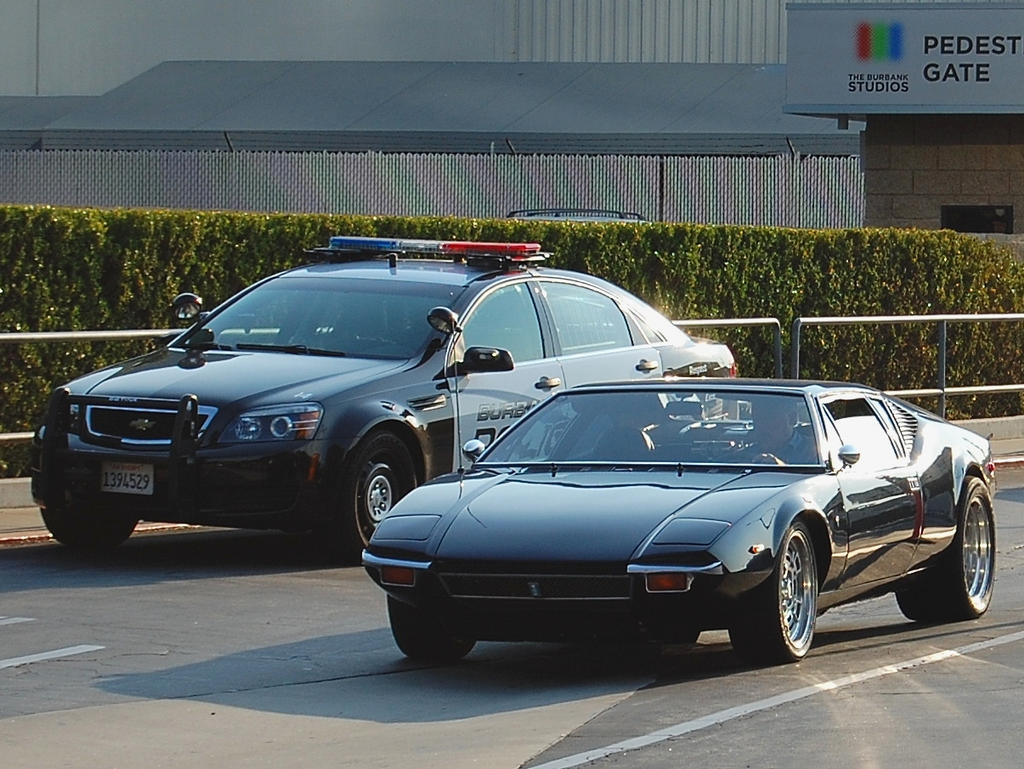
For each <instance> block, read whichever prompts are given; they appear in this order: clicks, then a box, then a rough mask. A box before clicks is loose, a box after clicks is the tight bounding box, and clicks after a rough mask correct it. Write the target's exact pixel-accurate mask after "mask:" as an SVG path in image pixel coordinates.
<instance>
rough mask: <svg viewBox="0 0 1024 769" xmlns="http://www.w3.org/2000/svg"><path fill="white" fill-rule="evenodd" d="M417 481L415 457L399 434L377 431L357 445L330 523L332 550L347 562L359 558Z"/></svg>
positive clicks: (329, 533)
mask: <svg viewBox="0 0 1024 769" xmlns="http://www.w3.org/2000/svg"><path fill="white" fill-rule="evenodd" d="M415 485H416V472H415V469H414V468H413V461H412V457H411V456H410V454H409V449H408V448H406V445H405V443H404V442H403V441H402V439H401V438H399V437H398V436H397V435H395V434H393V433H388V432H380V433H376V434H374V435H371V436H369V437H368V438H366V439H365V440H364V441H363V442H362V443H360V444H359V445H358V446H356V448H355V449H354V450H353V452H352V459H351V460H350V461H349V463H348V465H347V466H346V467H345V470H344V472H343V474H342V478H341V482H340V484H339V490H338V493H337V495H336V499H335V502H334V518H333V519H332V520H331V522H330V523H329V524H328V531H327V537H328V539H327V541H328V546H329V548H330V550H331V553H332V554H333V555H335V556H336V557H338V558H340V559H342V560H343V561H345V562H357V561H358V560H359V558H360V556H361V554H362V551H363V548H364V547H366V544H367V543H368V542H369V541H370V537H371V536H373V532H374V530H375V529H376V528H377V524H379V523H380V522H381V519H382V518H383V517H384V516H385V515H387V514H388V513H389V512H390V511H391V508H392V507H393V506H394V504H395V503H396V502H398V500H399V499H401V498H402V497H404V496H405V495H406V494H408V493H409V492H410V491H411V490H412V488H413V487H414V486H415Z"/></svg>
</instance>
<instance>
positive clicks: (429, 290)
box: [184, 277, 452, 359]
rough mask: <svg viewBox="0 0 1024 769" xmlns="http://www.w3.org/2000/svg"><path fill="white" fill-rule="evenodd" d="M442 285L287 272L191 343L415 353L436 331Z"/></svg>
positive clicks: (354, 353)
mask: <svg viewBox="0 0 1024 769" xmlns="http://www.w3.org/2000/svg"><path fill="white" fill-rule="evenodd" d="M451 301H452V293H451V288H450V287H448V286H444V285H433V284H424V283H412V282H400V281H390V280H388V281H373V280H360V279H337V278H331V279H319V278H305V277H303V278H297V277H288V278H284V279H277V280H272V281H270V282H268V283H265V284H263V285H262V286H258V287H257V288H255V289H253V290H252V291H250V292H249V293H247V294H245V295H244V296H241V297H239V299H238V300H236V301H235V302H233V303H231V304H230V305H228V306H227V307H225V308H224V309H223V310H221V311H220V312H218V313H217V314H216V315H214V316H212V317H211V318H210V319H209V320H208V321H206V323H204V324H203V325H202V327H201V328H198V329H196V330H195V331H193V332H192V333H191V334H189V336H188V338H187V339H186V340H185V342H184V343H185V346H186V347H199V348H202V349H221V350H236V349H237V350H266V351H269V352H278V353H294V354H310V355H338V356H350V357H359V358H403V359H406V358H412V357H415V356H418V355H420V354H421V353H422V351H423V350H424V348H425V347H426V344H427V340H428V339H429V338H430V336H431V335H432V334H433V333H434V332H433V329H431V327H430V324H429V323H428V322H427V313H428V312H429V311H430V309H431V308H432V307H436V306H438V305H446V306H447V305H450V303H451Z"/></svg>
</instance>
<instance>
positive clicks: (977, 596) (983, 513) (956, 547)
mask: <svg viewBox="0 0 1024 769" xmlns="http://www.w3.org/2000/svg"><path fill="white" fill-rule="evenodd" d="M995 571H996V526H995V518H994V517H993V515H992V500H991V499H990V498H989V494H988V490H987V489H986V488H985V484H984V483H982V482H981V480H979V479H978V478H974V477H971V478H968V480H967V486H966V487H965V489H964V494H963V496H962V497H961V501H960V506H959V508H958V510H957V527H956V536H955V537H954V538H953V542H952V544H951V545H950V547H949V549H948V550H947V551H946V552H945V553H943V554H942V557H941V558H940V559H939V561H938V563H936V565H935V566H933V567H931V568H930V569H929V570H928V571H927V572H925V573H924V574H923V575H920V576H919V577H918V578H917V579H916V580H915V581H914V583H913V584H911V585H909V586H907V587H906V588H904V589H902V590H898V591H896V603H897V604H899V607H900V611H902V612H903V616H905V617H906V618H907V619H910V620H914V621H915V622H960V621H963V620H971V619H977V618H978V617H980V616H981V615H982V614H984V613H985V612H986V611H987V610H988V607H989V604H990V603H991V602H992V587H993V582H994V580H995Z"/></svg>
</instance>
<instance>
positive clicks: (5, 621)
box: [0, 617, 36, 625]
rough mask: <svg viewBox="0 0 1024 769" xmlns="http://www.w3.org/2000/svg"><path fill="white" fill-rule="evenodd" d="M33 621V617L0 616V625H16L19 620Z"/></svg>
mask: <svg viewBox="0 0 1024 769" xmlns="http://www.w3.org/2000/svg"><path fill="white" fill-rule="evenodd" d="M35 621H36V619H35V617H0V625H17V624H19V623H21V622H35Z"/></svg>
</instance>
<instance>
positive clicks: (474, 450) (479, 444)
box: [462, 438, 487, 462]
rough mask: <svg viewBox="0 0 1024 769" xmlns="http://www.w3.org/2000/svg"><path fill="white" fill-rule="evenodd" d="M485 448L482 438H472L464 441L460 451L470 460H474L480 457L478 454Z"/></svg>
mask: <svg viewBox="0 0 1024 769" xmlns="http://www.w3.org/2000/svg"><path fill="white" fill-rule="evenodd" d="M486 448H487V446H486V445H485V444H484V442H483V441H482V440H480V439H479V438H472V439H470V440H468V441H466V443H465V445H463V447H462V453H463V454H464V455H465V457H466V459H468V460H469V461H470V462H476V461H477V460H478V459H480V455H481V454H483V453H484V449H486Z"/></svg>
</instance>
